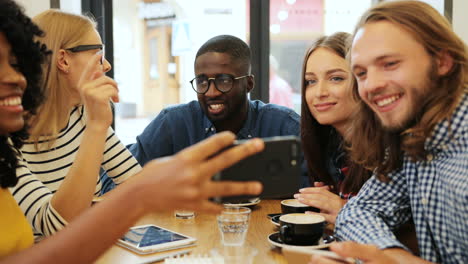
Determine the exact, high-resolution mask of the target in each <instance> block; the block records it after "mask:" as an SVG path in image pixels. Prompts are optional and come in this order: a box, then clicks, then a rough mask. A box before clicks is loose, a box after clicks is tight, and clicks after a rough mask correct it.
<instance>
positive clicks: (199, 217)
mask: <svg viewBox="0 0 468 264" xmlns="http://www.w3.org/2000/svg"><path fill="white" fill-rule="evenodd" d="M280 212H281V205H280V200H263V201H261V202H260V203H259V204H257V205H256V206H255V207H253V208H252V214H251V216H250V217H251V218H250V223H249V230H248V233H247V238H246V242H245V245H246V246H252V247H255V248H256V249H257V250H258V254H257V256H256V257H255V259H254V263H262V264H264V263H280V264H281V263H287V261H286V259H285V258H284V256H283V255H282V254H281V252H280V251H279V250H278V249H277V248H274V247H273V246H272V245H271V244H270V243H269V242H268V236H269V235H270V234H272V233H274V232H277V229H276V226H275V225H273V224H272V223H271V221H270V219H269V218H268V217H267V214H271V213H280ZM144 224H154V225H158V226H161V227H163V228H167V229H170V230H173V231H176V232H179V233H182V234H184V235H188V236H191V237H194V238H196V239H197V243H196V245H195V246H193V247H189V248H187V249H190V250H191V252H192V253H191V254H198V255H208V254H209V252H210V250H211V249H212V248H214V247H216V246H219V245H220V243H221V235H220V233H219V230H218V225H217V222H216V215H209V214H203V213H200V214H198V213H196V214H195V217H194V218H192V219H177V218H176V217H175V216H174V212H164V213H155V214H150V215H147V216H145V217H143V218H142V219H140V220H139V221H138V222H137V224H136V225H144ZM179 250H180V249H179ZM157 254H161V253H156V254H150V255H144V256H143V255H137V254H135V253H133V252H131V251H129V250H127V249H124V248H122V247H120V246H117V245H114V246H113V247H112V248H110V249H109V250H107V251H106V252H105V253H104V254H103V255H102V256H101V257H100V258H99V259H98V261H97V262H96V263H98V264H107V263H113V264H114V263H117V264H118V263H126V264H128V263H148V262H149V260H150V259H151V258H154V257H155V256H157ZM161 263H162V262H161Z"/></svg>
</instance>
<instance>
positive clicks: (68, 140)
mask: <svg viewBox="0 0 468 264" xmlns="http://www.w3.org/2000/svg"><path fill="white" fill-rule="evenodd" d="M85 120H86V118H85V112H84V108H83V106H77V107H75V108H74V109H73V110H72V111H71V113H70V118H69V120H68V124H67V126H66V127H65V128H64V129H62V130H61V131H60V133H59V135H58V137H57V139H56V141H55V142H54V143H53V145H52V147H51V148H50V149H47V145H46V144H47V143H48V142H47V140H43V141H39V151H37V150H36V148H35V146H34V143H33V142H26V143H25V144H24V146H23V148H22V149H21V153H22V155H23V159H24V163H23V164H22V166H20V167H19V168H18V173H17V175H18V177H19V183H18V184H17V185H16V187H14V188H12V194H13V196H14V197H15V199H16V201H17V202H18V204H19V205H20V207H21V209H22V210H23V212H25V215H26V217H27V219H28V221H29V222H30V223H31V224H32V225H33V227H34V232H35V235H36V237H37V236H43V235H45V236H48V235H50V234H53V233H54V232H56V231H57V230H59V229H61V228H62V227H63V226H64V224H65V223H66V222H65V220H64V219H62V218H61V217H60V215H59V214H58V213H57V212H56V211H55V210H54V209H53V208H52V206H51V205H50V196H51V194H53V193H55V192H56V191H57V189H58V188H59V187H60V184H61V183H62V181H63V180H64V178H65V176H66V175H67V173H68V171H69V169H70V167H71V165H72V164H73V161H74V160H75V157H76V154H77V152H78V149H79V146H80V144H81V140H82V137H83V132H84V130H85V128H86V122H85ZM101 168H102V169H103V170H105V171H106V172H107V175H108V176H109V177H110V178H112V180H113V181H114V182H115V184H120V183H122V182H124V181H125V180H126V179H128V178H129V177H131V176H132V175H134V174H136V173H138V172H139V171H140V170H141V166H140V165H139V164H138V162H137V161H136V159H135V158H134V157H133V156H132V154H131V153H130V152H129V151H128V150H127V149H126V148H125V146H124V145H123V144H122V143H121V142H120V140H119V139H118V138H117V136H116V135H115V133H114V131H113V130H112V128H109V130H108V132H107V138H106V143H105V148H104V155H103V162H102V164H101ZM37 179H38V180H39V181H40V182H41V183H40V184H39V183H38V181H37ZM100 191H101V182H100V180H99V175H96V190H95V195H96V196H99V194H100Z"/></svg>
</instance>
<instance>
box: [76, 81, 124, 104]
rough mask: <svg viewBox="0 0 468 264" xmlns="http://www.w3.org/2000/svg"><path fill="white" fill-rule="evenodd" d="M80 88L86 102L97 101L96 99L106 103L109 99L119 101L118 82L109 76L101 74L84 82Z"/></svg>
mask: <svg viewBox="0 0 468 264" xmlns="http://www.w3.org/2000/svg"><path fill="white" fill-rule="evenodd" d="M80 89H81V94H82V97H83V100H84V103H85V104H86V103H90V102H93V101H96V99H98V100H100V101H104V102H106V103H107V102H108V101H109V100H112V101H114V102H118V101H119V89H118V87H117V82H115V81H114V80H113V79H111V78H109V77H107V76H101V77H99V78H98V79H95V80H92V81H89V82H87V83H84V84H83V85H82V86H81V88H80Z"/></svg>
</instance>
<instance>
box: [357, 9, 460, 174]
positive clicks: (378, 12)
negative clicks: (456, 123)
mask: <svg viewBox="0 0 468 264" xmlns="http://www.w3.org/2000/svg"><path fill="white" fill-rule="evenodd" d="M378 21H388V22H391V23H393V24H395V25H398V26H401V27H402V28H404V29H405V30H407V31H408V32H409V33H410V34H411V35H412V36H413V37H414V38H415V39H416V40H417V41H418V42H419V43H420V44H422V45H423V47H424V48H425V50H426V52H427V53H428V54H429V56H431V57H432V61H435V59H436V58H437V57H438V56H441V53H442V52H445V53H447V54H448V55H450V56H451V57H452V58H453V66H452V69H451V70H450V71H449V72H448V73H447V74H446V75H444V76H440V77H438V78H437V76H431V79H432V80H431V82H432V83H433V84H434V85H433V86H432V87H434V89H432V90H431V92H430V93H429V94H428V96H427V98H425V101H424V103H423V105H421V112H420V115H418V116H416V117H415V119H414V125H412V126H411V127H410V128H408V129H406V130H404V131H403V132H390V131H386V130H385V129H384V128H383V127H382V126H381V124H380V122H379V120H378V118H377V117H376V115H375V114H374V113H373V112H372V110H371V109H370V108H369V107H368V106H367V105H366V104H365V103H364V102H362V101H360V103H359V111H358V113H357V114H356V116H355V117H354V118H353V125H352V128H353V129H352V131H350V135H349V136H350V137H351V139H350V140H351V142H352V143H353V151H352V156H351V157H352V159H353V160H354V161H355V162H357V163H359V164H362V165H363V166H365V167H367V168H368V169H371V170H374V171H375V173H376V175H377V176H378V177H379V179H380V180H383V181H388V180H389V179H388V177H387V176H386V175H387V174H388V173H390V172H392V171H394V170H397V169H400V168H401V166H402V161H403V154H407V155H408V156H409V157H410V158H411V159H412V160H413V161H418V160H423V159H424V158H425V156H426V151H425V149H424V143H425V141H426V139H427V138H428V137H429V136H430V134H431V132H432V130H433V129H434V126H435V125H436V124H437V123H438V122H440V121H441V120H443V119H446V118H449V117H450V115H451V114H452V113H453V111H454V110H455V108H456V106H457V105H458V104H459V102H460V99H461V98H462V96H463V94H464V93H465V92H466V88H465V87H467V85H468V80H467V76H468V67H467V60H468V55H467V49H466V45H465V44H464V42H463V41H462V40H461V39H460V38H459V37H458V36H457V35H456V34H455V33H454V32H453V30H452V29H451V26H450V23H449V22H448V21H447V20H446V19H445V18H444V17H443V16H442V15H440V14H439V12H437V10H435V9H434V8H432V7H431V6H430V5H428V4H425V3H423V2H419V1H397V2H386V3H382V4H379V5H377V6H375V7H373V8H371V9H369V10H368V11H366V12H365V13H364V15H363V16H362V17H361V20H360V21H359V23H358V25H357V26H356V31H355V34H356V32H357V31H358V30H359V29H360V28H362V27H363V26H365V25H366V24H368V23H375V22H378ZM353 94H354V96H355V98H359V95H358V89H357V87H355V88H354V89H353Z"/></svg>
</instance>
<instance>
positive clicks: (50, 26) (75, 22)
mask: <svg viewBox="0 0 468 264" xmlns="http://www.w3.org/2000/svg"><path fill="white" fill-rule="evenodd" d="M33 21H34V22H35V23H36V24H37V25H38V26H39V27H40V28H41V29H42V30H43V31H44V32H45V35H44V36H43V37H40V38H38V40H39V41H40V42H41V43H44V44H46V45H47V47H48V48H49V49H51V50H52V56H50V61H49V63H47V64H45V65H44V69H43V83H42V85H43V87H44V89H45V95H46V100H45V103H44V104H43V105H42V106H41V107H40V108H39V110H38V113H37V115H35V116H34V117H33V119H32V123H31V124H32V127H31V130H30V134H31V137H30V140H32V141H33V142H35V143H36V147H37V145H38V141H39V139H40V138H41V140H42V139H44V138H46V139H48V140H49V144H48V147H50V146H52V144H53V143H54V141H55V140H54V137H55V136H56V135H57V134H58V133H59V132H60V129H62V127H60V126H61V125H63V122H64V120H66V119H67V118H68V115H69V113H70V110H71V109H69V107H70V98H71V95H72V94H73V90H72V89H73V88H72V87H67V85H66V82H65V78H64V76H62V74H61V72H60V71H59V69H58V68H57V55H58V51H59V50H60V49H66V48H72V47H75V46H78V45H80V44H81V39H83V38H84V37H85V35H86V34H89V32H90V31H92V30H94V29H95V28H96V22H95V21H94V20H92V19H91V18H89V17H86V16H81V15H75V14H71V13H66V12H63V11H60V10H56V9H50V10H47V11H44V12H42V13H40V14H39V15H37V16H35V17H34V18H33Z"/></svg>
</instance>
